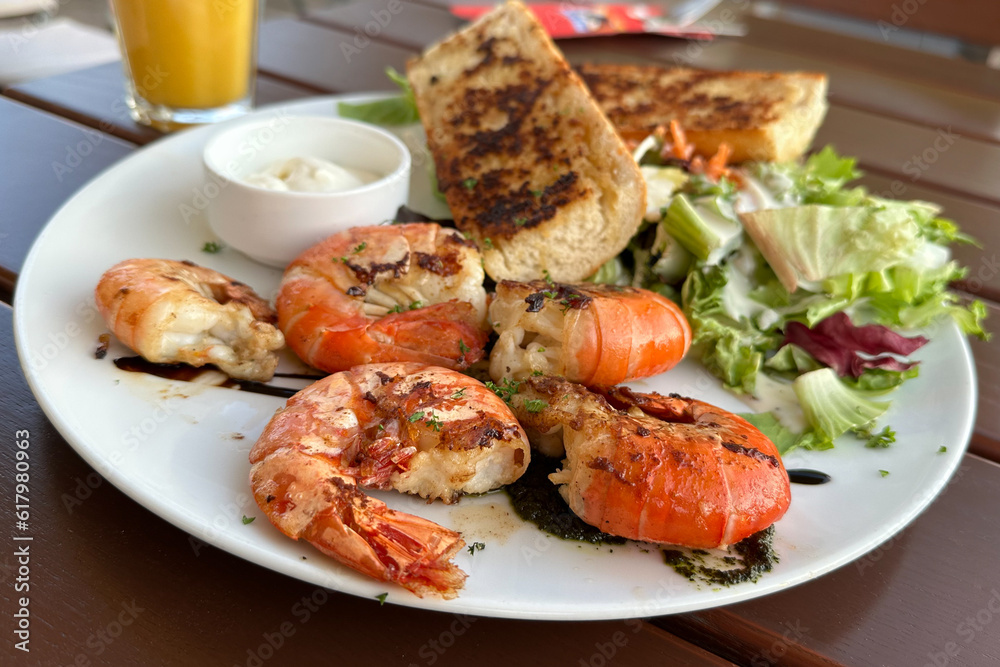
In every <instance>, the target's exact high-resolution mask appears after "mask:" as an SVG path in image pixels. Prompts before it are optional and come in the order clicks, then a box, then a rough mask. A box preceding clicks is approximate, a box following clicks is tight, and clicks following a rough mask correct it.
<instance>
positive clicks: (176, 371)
mask: <svg viewBox="0 0 1000 667" xmlns="http://www.w3.org/2000/svg"><path fill="white" fill-rule="evenodd" d="M115 366H117V367H118V368H120V369H121V370H123V371H130V372H133V373H149V374H150V375H155V376H156V377H161V378H166V379H168V380H179V381H182V382H194V381H196V380H197V379H198V377H199V376H200V375H201V374H202V373H204V372H206V371H218V372H220V373H221V372H222V371H219V370H218V369H217V368H216V367H215V366H205V367H202V368H195V367H194V366H189V365H187V364H154V363H153V362H151V361H146V360H145V359H143V358H142V357H139V356H135V357H118V358H117V359H115ZM275 376H276V377H290V378H304V379H310V378H313V377H316V378H317V379H318V378H319V377H322V376H313V375H304V374H300V373H283V374H280V375H279V374H277V373H276V374H275ZM213 386H216V387H228V388H230V389H232V388H239V389H240V390H242V391H249V392H253V393H255V394H266V395H268V396H279V397H281V398H290V397H292V396H294V395H295V394H297V393H298V392H299V390H298V389H291V388H288V387H272V386H271V385H269V384H264V383H263V382H255V381H253V380H234V379H233V378H230V377H227V378H226V379H225V381H223V382H220V383H218V384H216V385H213Z"/></svg>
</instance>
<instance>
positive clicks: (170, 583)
mask: <svg viewBox="0 0 1000 667" xmlns="http://www.w3.org/2000/svg"><path fill="white" fill-rule="evenodd" d="M84 361H85V360H84ZM0 387H3V389H4V401H3V402H2V403H0V421H2V423H3V424H4V425H5V426H6V428H7V429H8V431H7V436H6V437H7V440H8V442H7V446H5V447H3V448H0V467H2V468H3V469H4V470H6V471H8V472H7V475H8V476H9V479H10V481H11V484H13V481H14V480H13V477H12V476H13V474H14V466H15V454H16V452H17V451H18V449H17V447H16V446H15V441H21V440H27V442H28V449H27V451H28V453H29V456H30V459H29V460H30V463H31V468H30V517H29V526H30V527H29V530H28V531H25V532H22V533H19V534H20V535H22V536H25V535H27V536H31V537H33V540H32V541H31V542H25V543H24V544H28V545H30V588H29V589H28V590H27V591H26V592H25V591H22V592H19V593H17V596H18V597H20V596H21V595H25V596H27V597H28V598H29V599H30V603H29V610H30V618H31V619H32V622H31V625H30V629H31V636H30V639H31V642H30V644H29V648H30V649H31V653H30V654H24V653H22V652H20V651H17V650H16V649H15V648H14V646H13V645H14V641H15V640H12V639H8V640H7V641H5V642H3V647H2V649H0V662H2V663H3V664H9V665H20V664H25V665H26V664H37V665H70V664H75V665H87V664H89V665H160V664H164V665H166V664H178V665H179V664H184V665H258V666H260V665H271V664H275V665H297V664H298V665H320V664H324V665H325V664H330V663H331V655H335V656H336V660H335V661H334V662H335V663H336V664H343V665H408V664H420V665H430V664H435V665H444V666H449V665H450V666H456V667H457V666H459V665H463V666H468V665H498V666H499V665H517V664H549V665H560V664H566V665H578V664H580V663H581V662H582V663H583V664H585V665H590V664H592V665H598V664H615V665H640V664H644V665H653V664H671V665H688V666H690V667H726V666H727V665H728V666H730V667H732V663H730V662H727V661H725V660H722V659H720V658H718V657H717V656H715V655H712V654H711V653H708V652H706V651H705V650H703V649H700V648H698V647H696V646H693V645H691V644H689V643H688V642H686V641H684V640H682V639H679V638H678V637H675V636H673V635H671V634H669V633H667V632H665V631H664V630H662V629H660V628H657V627H655V626H652V625H651V624H648V623H644V622H641V621H635V620H630V621H605V622H595V623H554V622H553V623H540V622H537V621H535V622H532V621H514V620H500V619H488V618H476V617H474V616H465V615H453V614H444V613H431V612H424V611H418V610H414V609H407V608H405V607H399V606H395V605H392V604H386V605H385V606H380V605H379V603H378V602H377V601H375V600H366V599H360V598H356V597H352V596H349V595H343V594H340V593H336V592H333V591H327V590H325V589H323V588H317V587H316V586H312V585H309V584H306V583H303V582H301V581H296V580H293V579H290V578H288V577H285V576H283V575H279V574H277V573H275V572H271V571H269V570H265V569H264V568H261V567H258V566H256V565H253V564H251V563H249V562H246V561H244V560H241V559H239V558H237V557H235V556H231V555H229V554H227V553H224V552H222V551H219V550H217V549H214V548H212V547H210V546H208V545H206V544H204V543H202V542H200V541H199V540H197V539H194V538H192V537H190V536H188V535H187V534H185V533H184V532H182V531H180V530H178V529H177V528H174V527H173V526H172V525H170V524H168V523H166V522H165V521H163V520H161V519H159V518H158V517H156V516H154V515H153V514H151V513H150V512H148V511H146V510H145V509H143V508H142V507H140V506H139V505H138V504H136V503H135V502H133V501H132V500H131V499H129V498H128V497H126V496H125V495H124V494H123V493H121V492H120V491H118V490H117V489H116V488H114V487H113V486H112V485H111V484H109V483H108V482H106V481H105V480H104V479H103V478H102V477H101V476H100V475H98V474H97V473H96V472H94V471H93V470H92V469H91V468H90V467H89V466H87V465H86V464H85V463H84V462H83V461H82V460H81V459H80V458H79V457H78V456H77V455H76V454H75V453H74V452H73V451H72V450H71V449H70V447H69V445H67V444H66V442H65V441H64V440H63V439H62V438H61V437H60V436H59V434H58V433H57V432H56V431H55V429H54V428H53V427H52V425H51V424H50V423H49V422H48V420H47V419H46V418H45V416H44V415H43V414H42V411H41V410H40V409H39V407H38V405H37V403H36V402H35V400H34V398H33V397H32V396H31V392H30V391H29V390H28V387H27V385H26V384H25V381H24V378H23V376H22V374H21V369H20V366H19V364H18V361H17V356H16V353H15V351H14V345H13V339H12V331H11V310H10V308H8V307H5V306H0ZM81 389H83V388H81ZM15 432H27V434H28V435H26V436H25V435H23V434H22V435H20V436H18V437H17V438H15V435H14V434H15ZM10 488H11V489H13V486H11V487H10ZM12 492H13V491H12ZM14 512H15V508H14V502H13V496H11V498H10V499H9V501H8V502H5V503H2V504H0V520H2V522H3V525H4V526H7V527H8V529H9V530H13V528H14V522H15V515H14ZM8 540H9V537H8ZM12 545H13V546H12ZM16 546H22V543H20V542H11V541H8V544H7V549H6V551H5V553H4V554H3V555H0V581H3V582H4V593H3V595H2V597H3V599H4V610H5V613H7V614H8V615H11V616H12V615H13V614H14V613H15V611H16V610H17V609H18V608H19V606H16V605H15V603H14V601H13V600H12V599H11V598H12V597H14V590H13V583H14V574H12V573H16V572H17V567H18V562H17V557H16V556H14V550H15V547H16ZM316 557H317V558H322V556H321V555H320V554H319V553H318V552H317V554H316ZM11 626H14V623H11ZM12 629H13V628H12V627H11V628H9V632H11V633H12ZM10 636H11V637H13V636H14V635H13V634H10ZM78 656H79V657H78ZM27 658H30V660H28V659H27ZM612 659H613V662H612Z"/></svg>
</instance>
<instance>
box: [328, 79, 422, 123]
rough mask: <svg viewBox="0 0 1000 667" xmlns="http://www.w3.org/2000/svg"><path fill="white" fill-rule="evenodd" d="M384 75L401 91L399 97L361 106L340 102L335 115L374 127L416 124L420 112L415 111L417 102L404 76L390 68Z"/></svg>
mask: <svg viewBox="0 0 1000 667" xmlns="http://www.w3.org/2000/svg"><path fill="white" fill-rule="evenodd" d="M385 73H386V76H388V77H389V78H390V79H392V80H393V82H394V83H395V84H396V85H398V86H399V88H400V90H401V91H402V94H401V95H398V96H396V97H388V98H386V99H384V100H376V101H374V102H363V103H361V104H351V103H349V102H341V103H339V104H338V105H337V113H339V114H340V116H341V117H342V118H350V119H353V120H360V121H364V122H366V123H372V124H374V125H409V124H410V123H416V122H418V121H419V120H420V112H419V111H417V101H416V98H415V97H414V96H413V89H412V88H411V87H410V82H409V81H408V80H407V79H406V76H405V75H403V74H400V73H399V72H397V71H396V70H395V69H393V68H392V67H387V68H386V70H385Z"/></svg>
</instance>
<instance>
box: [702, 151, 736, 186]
mask: <svg viewBox="0 0 1000 667" xmlns="http://www.w3.org/2000/svg"><path fill="white" fill-rule="evenodd" d="M732 154H733V149H732V148H730V146H729V144H727V143H726V142H722V143H721V144H719V150H717V151H716V152H715V155H713V156H712V157H711V158H710V159H709V161H708V166H707V167H706V168H705V176H707V177H708V178H709V179H710V180H713V181H718V180H719V179H720V178H722V177H723V176H729V168H728V167H726V161H727V160H729V156H730V155H732Z"/></svg>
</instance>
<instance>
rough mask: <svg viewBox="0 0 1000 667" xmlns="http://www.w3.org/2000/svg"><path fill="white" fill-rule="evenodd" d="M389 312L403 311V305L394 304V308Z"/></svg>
mask: <svg viewBox="0 0 1000 667" xmlns="http://www.w3.org/2000/svg"><path fill="white" fill-rule="evenodd" d="M389 312H390V313H401V312H403V307H402V306H401V305H399V304H398V303H397V304H396V305H395V306H393V307H392V308H390V309H389ZM387 314H388V313H387Z"/></svg>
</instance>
